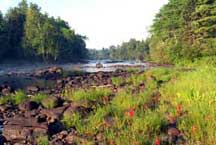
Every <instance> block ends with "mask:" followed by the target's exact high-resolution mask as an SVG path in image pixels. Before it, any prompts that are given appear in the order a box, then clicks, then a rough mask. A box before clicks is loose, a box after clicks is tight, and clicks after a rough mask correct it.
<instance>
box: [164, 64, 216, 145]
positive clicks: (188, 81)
mask: <svg viewBox="0 0 216 145" xmlns="http://www.w3.org/2000/svg"><path fill="white" fill-rule="evenodd" d="M215 76H216V69H215V68H212V67H205V68H203V67H202V68H201V67H200V68H197V70H196V71H192V72H184V73H181V75H179V76H178V77H177V78H175V79H173V80H171V81H170V82H169V83H167V84H166V85H165V86H164V87H162V88H161V93H162V96H163V100H162V101H169V102H171V104H172V106H173V108H175V106H177V105H178V104H181V106H182V112H186V113H185V114H184V115H183V116H182V117H181V119H180V120H179V123H178V127H179V128H180V129H181V130H182V131H183V132H184V134H185V137H186V139H187V141H188V143H189V144H198V143H199V142H200V143H201V144H215V143H216V140H215V138H216V134H215V128H216V123H215V122H214V120H215V119H216V110H215V105H216V90H215V88H216V83H215V82H216V77H215ZM173 110H175V109H173ZM174 114H177V112H176V111H174Z"/></svg>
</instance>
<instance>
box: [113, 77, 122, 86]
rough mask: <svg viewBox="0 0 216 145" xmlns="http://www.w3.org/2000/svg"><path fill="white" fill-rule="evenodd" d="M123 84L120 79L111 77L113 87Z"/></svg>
mask: <svg viewBox="0 0 216 145" xmlns="http://www.w3.org/2000/svg"><path fill="white" fill-rule="evenodd" d="M123 82H124V79H123V78H122V77H112V83H113V84H114V85H115V86H120V85H121V84H122V83H123Z"/></svg>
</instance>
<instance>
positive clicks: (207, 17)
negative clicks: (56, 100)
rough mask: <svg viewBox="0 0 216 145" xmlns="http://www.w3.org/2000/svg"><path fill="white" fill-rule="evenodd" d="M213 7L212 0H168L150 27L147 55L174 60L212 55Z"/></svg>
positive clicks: (215, 7)
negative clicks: (148, 51) (148, 52)
mask: <svg viewBox="0 0 216 145" xmlns="http://www.w3.org/2000/svg"><path fill="white" fill-rule="evenodd" d="M215 10H216V2H215V1H212V0H191V1H188V0H170V1H169V3H168V4H167V5H165V6H164V7H162V8H161V10H160V12H159V13H158V14H157V15H156V18H155V20H154V24H153V25H152V27H151V34H152V37H151V39H150V55H151V58H152V59H153V60H155V61H158V62H159V61H160V62H165V63H170V62H174V63H175V62H179V61H182V60H192V61H193V60H194V59H195V58H198V57H203V56H214V55H215V52H216V51H215V47H216V45H215V29H216V25H215V23H214V22H215V21H216V17H215Z"/></svg>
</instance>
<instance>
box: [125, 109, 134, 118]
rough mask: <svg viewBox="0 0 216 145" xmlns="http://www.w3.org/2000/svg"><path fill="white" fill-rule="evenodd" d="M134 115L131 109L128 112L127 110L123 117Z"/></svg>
mask: <svg viewBox="0 0 216 145" xmlns="http://www.w3.org/2000/svg"><path fill="white" fill-rule="evenodd" d="M134 114H135V112H134V110H133V109H130V110H128V111H127V112H126V113H125V115H127V116H129V117H134Z"/></svg>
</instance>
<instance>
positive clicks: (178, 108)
mask: <svg viewBox="0 0 216 145" xmlns="http://www.w3.org/2000/svg"><path fill="white" fill-rule="evenodd" d="M176 112H177V115H180V114H181V112H182V106H181V104H178V105H177V106H176Z"/></svg>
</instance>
